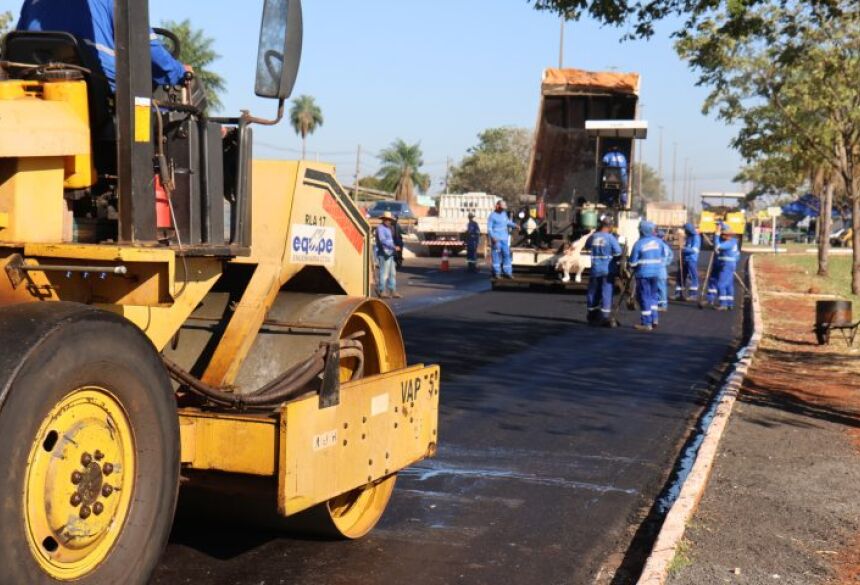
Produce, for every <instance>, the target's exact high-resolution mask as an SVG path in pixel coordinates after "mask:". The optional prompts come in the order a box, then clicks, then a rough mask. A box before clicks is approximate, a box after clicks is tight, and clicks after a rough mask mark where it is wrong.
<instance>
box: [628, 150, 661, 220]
mask: <svg viewBox="0 0 860 585" xmlns="http://www.w3.org/2000/svg"><path fill="white" fill-rule="evenodd" d="M639 173H642V190H641V192H640V190H639V179H638V178H636V177H639ZM633 177H634V179H633V182H634V184H633V185H631V187H633V189H632V191H633V205H634V206H635V207H636V210H637V211H638V212H639V213H643V214H644V213H645V206H646V205H648V204H649V203H655V202H657V201H665V200H666V184H665V183H663V179H661V178H660V176H659V175H658V174H657V171H655V170H654V168H653V167H652V166H650V165H647V164H642V163H633Z"/></svg>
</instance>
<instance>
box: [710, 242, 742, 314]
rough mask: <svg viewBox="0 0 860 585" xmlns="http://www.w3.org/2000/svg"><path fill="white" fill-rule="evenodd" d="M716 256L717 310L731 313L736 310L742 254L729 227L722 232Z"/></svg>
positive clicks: (716, 248) (715, 249) (715, 251)
mask: <svg viewBox="0 0 860 585" xmlns="http://www.w3.org/2000/svg"><path fill="white" fill-rule="evenodd" d="M714 254H717V259H716V266H715V268H716V273H717V295H718V297H717V298H718V305H717V307H716V308H717V310H718V311H730V310H732V309H734V308H735V268H737V265H738V260H739V259H740V255H741V253H740V250H739V249H738V241H737V239H735V237H734V235H733V234H732V231H731V229H730V228H729V227H728V226H726V229H725V230H723V231H722V232H720V241H719V243H718V244H717V245H716V247H715V248H714Z"/></svg>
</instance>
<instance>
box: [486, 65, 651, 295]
mask: <svg viewBox="0 0 860 585" xmlns="http://www.w3.org/2000/svg"><path fill="white" fill-rule="evenodd" d="M638 101H639V75H638V74H637V73H616V72H593V71H583V70H580V69H547V70H546V71H545V72H544V75H543V80H542V83H541V95H540V106H539V109H538V118H537V125H536V128H535V135H534V144H533V147H532V153H531V159H530V162H529V170H528V174H527V180H526V185H525V192H526V193H527V194H529V195H531V196H534V198H535V203H534V204H533V205H528V206H524V207H523V208H522V209H520V210H516V217H515V221H516V220H519V221H521V222H522V223H523V227H524V229H523V230H521V233H520V234H516V233H515V234H514V235H513V237H512V256H513V265H514V278H513V279H510V280H506V281H504V282H502V281H499V282H497V283H496V285H498V286H531V285H535V284H537V285H546V284H554V285H557V286H562V284H561V283H560V282H559V281H558V278H557V276H556V274H555V271H554V266H555V263H556V261H557V260H558V258H559V255H560V253H561V251H562V250H563V247H564V245H565V244H566V243H568V242H572V241H575V240H577V239H579V238H581V237H582V236H583V235H585V234H587V233H588V232H589V231H591V230H593V229H595V228H596V227H597V223H598V221H599V219H600V218H601V217H602V216H609V217H611V218H612V219H613V220H614V221H615V225H616V229H617V231H618V235H619V237H620V240H621V242H622V244H626V245H628V246H632V244H633V243H634V242H635V241H636V239H637V238H638V229H637V226H638V218H637V216H636V214H635V213H633V212H632V211H631V206H632V192H631V190H630V189H629V185H633V184H634V181H633V176H632V171H633V169H632V167H631V166H630V165H629V162H628V165H627V167H626V168H624V169H623V174H622V173H620V170H621V169H618V168H615V167H609V166H605V165H604V164H603V163H602V161H603V157H604V155H605V154H606V153H607V152H609V151H610V150H611V149H613V148H617V150H618V152H619V153H620V154H621V155H623V157H624V159H625V160H626V161H632V160H633V157H634V154H635V148H634V140H635V139H644V138H645V137H646V135H647V123H645V122H642V121H639V120H637V116H638V109H639V106H638ZM622 175H626V177H623V176H622ZM583 260H584V261H585V263H586V265H589V266H590V258H589V257H588V256H587V254H586V255H584V257H583ZM564 286H567V287H574V286H576V285H575V284H574V283H570V284H567V285H564Z"/></svg>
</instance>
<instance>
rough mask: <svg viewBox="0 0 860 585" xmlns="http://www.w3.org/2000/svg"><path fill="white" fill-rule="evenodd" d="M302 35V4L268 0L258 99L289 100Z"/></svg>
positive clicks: (259, 58) (298, 0)
mask: <svg viewBox="0 0 860 585" xmlns="http://www.w3.org/2000/svg"><path fill="white" fill-rule="evenodd" d="M302 31H303V26H302V3H301V0H266V3H265V5H264V6H263V22H262V24H261V25H260V47H259V50H258V51H257V80H256V83H255V85H254V93H256V94H257V95H258V96H260V97H265V98H277V99H280V100H285V99H287V98H288V97H290V94H291V93H292V92H293V86H294V85H295V83H296V77H298V74H299V63H300V62H301V59H302Z"/></svg>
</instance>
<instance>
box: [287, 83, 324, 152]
mask: <svg viewBox="0 0 860 585" xmlns="http://www.w3.org/2000/svg"><path fill="white" fill-rule="evenodd" d="M290 124H291V125H292V127H293V130H295V131H296V134H298V135H299V136H301V137H302V160H304V159H305V158H307V146H308V135H310V134H313V133H314V132H316V130H317V128H319V127H320V126H322V125H323V115H322V109H320V107H319V106H318V105H317V102H316V100H315V99H314V98H313V96H309V95H300V96H299V97H297V98H294V99H293V106H292V107H291V108H290Z"/></svg>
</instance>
